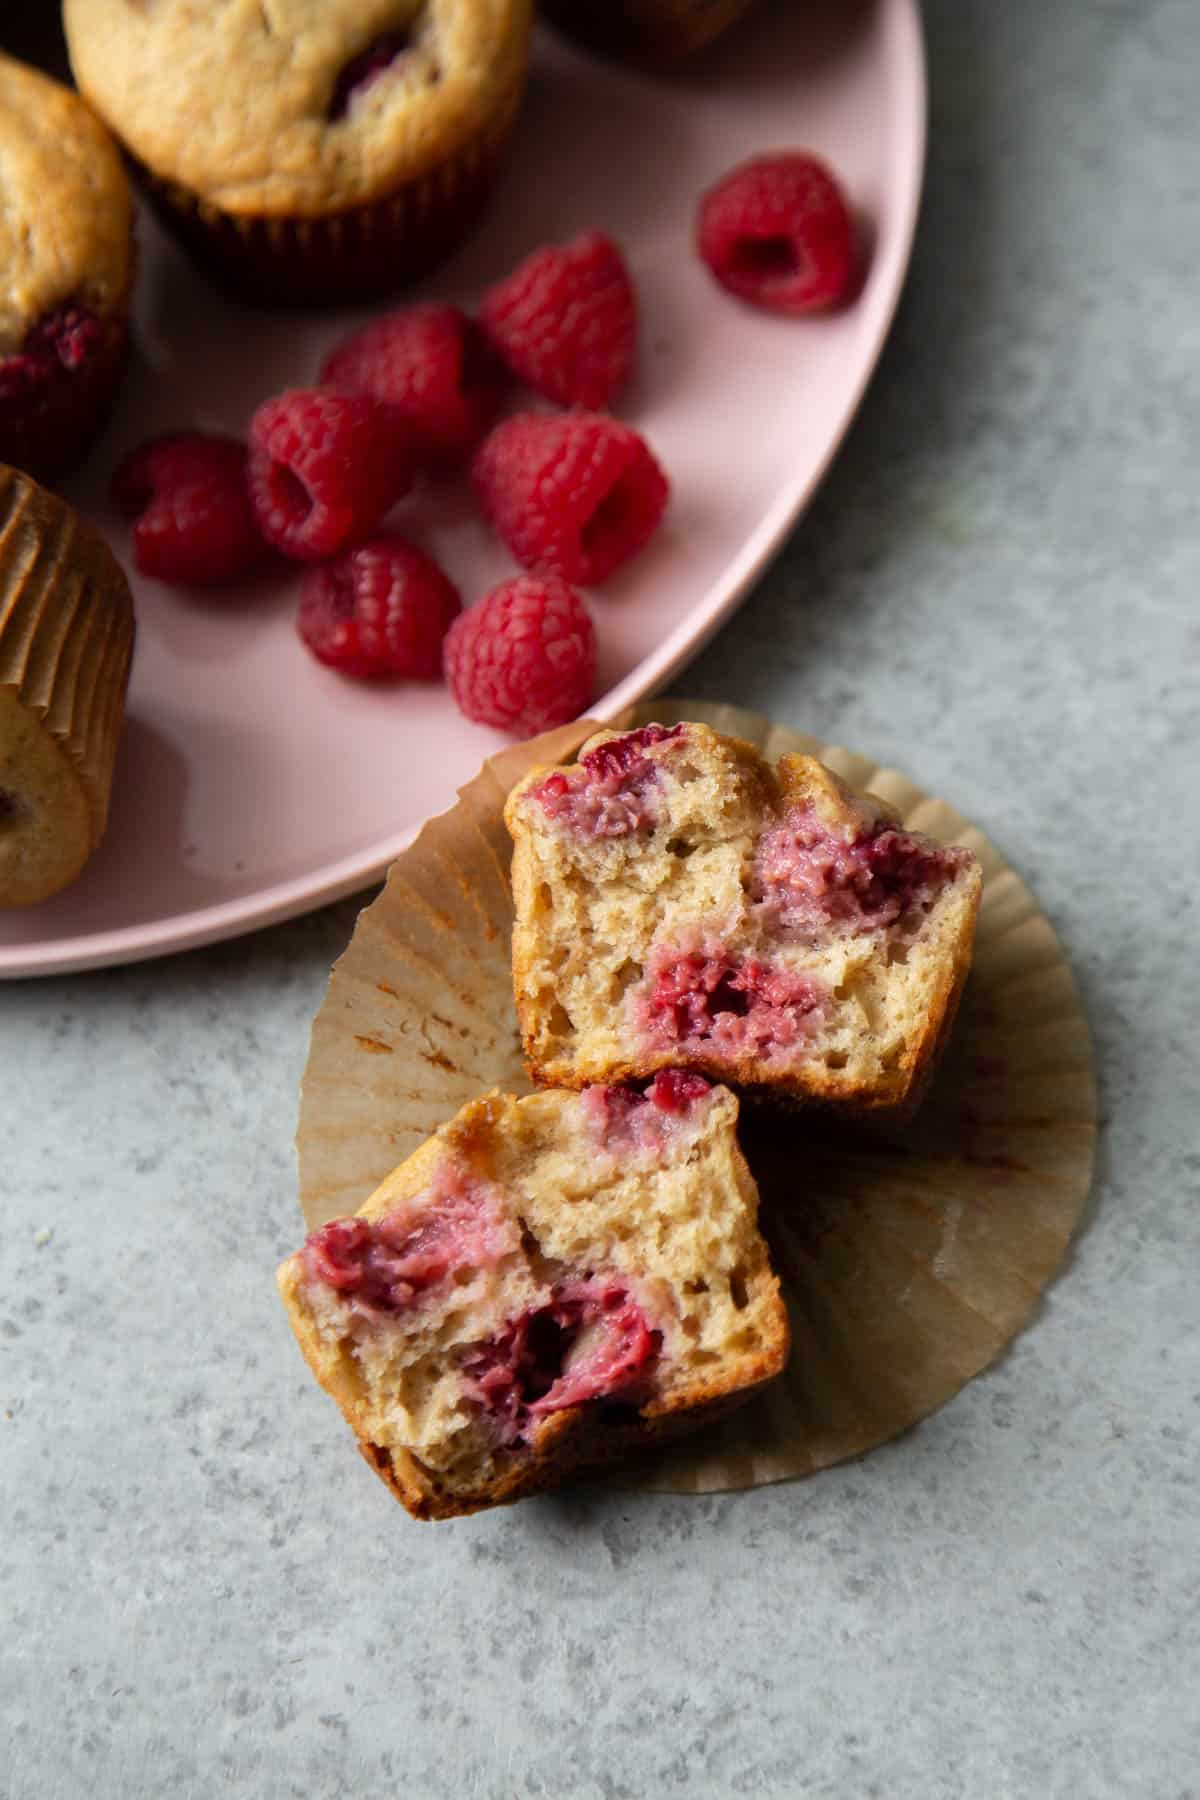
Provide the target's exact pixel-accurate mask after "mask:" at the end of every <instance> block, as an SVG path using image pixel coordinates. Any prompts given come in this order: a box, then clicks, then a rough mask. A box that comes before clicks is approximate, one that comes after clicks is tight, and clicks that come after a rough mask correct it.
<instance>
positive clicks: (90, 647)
mask: <svg viewBox="0 0 1200 1800" xmlns="http://www.w3.org/2000/svg"><path fill="white" fill-rule="evenodd" d="M133 640H134V617H133V598H132V595H131V594H130V591H129V583H128V582H127V581H126V579H125V576H124V574H123V572H122V570H121V567H120V565H119V564H118V562H117V560H116V558H115V557H114V556H113V555H112V553H111V551H110V550H109V549H108V546H107V545H106V544H105V543H104V541H103V539H102V538H101V537H100V536H99V534H98V533H96V532H95V531H93V530H92V529H91V528H90V527H89V526H87V525H85V524H84V523H83V522H82V520H80V519H79V517H78V516H77V514H76V513H75V512H74V511H73V510H72V508H71V507H69V506H68V505H67V504H66V503H65V501H62V500H59V499H57V498H56V497H55V496H54V495H53V494H49V493H47V492H46V491H45V489H43V488H40V487H38V485H37V484H36V483H35V482H33V481H30V480H29V479H28V478H27V477H26V476H25V475H23V474H21V473H18V472H17V471H16V470H14V469H8V468H4V467H0V690H6V691H8V692H9V693H10V694H12V695H14V696H15V697H16V699H17V701H18V703H19V704H20V706H21V707H22V708H23V709H24V711H25V712H26V713H27V714H29V715H30V716H31V717H32V718H33V719H34V720H36V721H37V724H38V726H39V727H40V729H41V730H42V731H44V732H46V733H47V734H48V735H49V736H50V737H52V738H53V739H54V740H55V741H56V743H57V744H59V745H60V746H61V748H62V750H63V751H64V752H65V754H66V756H67V757H68V758H69V760H70V762H71V764H72V765H73V767H74V768H75V770H76V772H77V774H78V777H79V782H80V785H81V787H82V789H83V792H84V796H85V800H86V804H87V815H88V826H89V833H90V842H89V844H88V846H87V849H88V850H89V851H90V850H94V849H95V847H96V845H97V844H98V843H99V842H100V839H101V837H102V836H103V834H104V827H105V825H106V823H107V820H108V803H109V794H110V791H111V787H112V771H113V762H114V760H115V757H116V752H117V740H118V738H119V737H120V734H121V725H122V721H123V719H124V714H125V690H126V687H127V685H128V681H129V668H130V662H131V660H132V656H133Z"/></svg>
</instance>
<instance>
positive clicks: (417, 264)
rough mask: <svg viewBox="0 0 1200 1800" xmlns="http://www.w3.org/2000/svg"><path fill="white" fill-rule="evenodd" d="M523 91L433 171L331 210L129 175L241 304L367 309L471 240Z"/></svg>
mask: <svg viewBox="0 0 1200 1800" xmlns="http://www.w3.org/2000/svg"><path fill="white" fill-rule="evenodd" d="M523 86H524V83H523V80H522V81H520V82H517V83H515V84H514V85H513V87H512V88H510V89H509V91H508V92H507V93H506V94H505V95H504V96H503V97H502V98H500V99H499V100H498V101H497V104H496V106H495V108H494V110H493V112H492V115H491V117H490V118H489V119H488V121H487V123H486V125H485V126H484V127H483V128H482V129H481V130H480V131H478V132H476V133H475V134H474V136H472V137H470V138H469V139H467V141H466V142H465V143H462V144H459V145H458V146H456V148H455V150H454V151H453V153H452V154H451V155H449V156H447V157H446V158H445V160H444V161H442V162H440V163H438V164H437V165H436V166H435V167H434V168H432V169H429V170H428V171H426V173H424V174H423V175H420V176H418V177H417V178H416V179H415V180H412V181H406V182H403V183H401V184H400V185H399V186H397V187H395V188H392V189H390V190H389V191H388V192H387V193H385V194H382V195H380V196H379V197H378V198H377V199H375V200H371V201H368V202H366V203H365V204H363V205H361V206H353V207H347V208H344V209H342V210H340V211H336V212H328V213H318V214H313V215H310V216H299V215H297V216H290V215H287V214H271V215H265V214H258V213H233V212H227V211H225V210H224V209H223V208H221V207H218V206H214V205H213V204H212V202H211V201H207V200H204V199H202V198H201V197H200V196H199V195H197V194H195V193H193V192H192V191H191V190H190V189H188V188H183V187H180V186H178V185H177V184H176V183H174V182H169V181H164V180H162V179H161V178H160V177H159V176H157V175H156V174H155V173H154V171H153V170H151V169H149V168H147V167H146V166H145V165H144V164H142V163H140V162H137V161H136V160H135V161H134V169H135V172H136V174H137V177H138V180H139V183H140V185H141V187H142V189H143V191H144V192H145V195H146V198H147V199H148V200H149V202H150V204H151V205H152V206H153V208H154V211H155V213H156V214H157V215H158V217H159V219H160V220H161V221H162V223H163V224H164V225H165V226H166V228H167V230H168V231H170V232H172V233H173V234H174V236H175V237H176V238H178V240H179V241H180V243H181V244H182V245H183V247H184V248H185V249H186V250H187V251H188V252H189V254H190V255H191V256H192V258H193V259H194V261H195V262H196V263H197V264H198V265H199V266H200V267H201V268H203V269H204V270H206V271H207V272H208V273H209V274H210V275H212V276H213V277H214V278H215V279H216V280H218V281H220V282H222V283H223V284H224V285H225V286H227V287H229V288H231V289H233V290H234V291H235V292H237V293H239V294H240V295H241V296H242V297H243V298H245V299H247V300H253V301H256V302H259V303H261V304H264V305H271V306H289V307H292V306H298V307H304V306H357V305H364V304H367V303H368V302H370V301H374V300H382V299H385V298H386V297H387V296H388V295H389V294H392V293H394V292H396V290H397V289H399V288H402V287H406V286H408V285H410V284H411V283H412V282H415V281H417V280H419V279H420V278H421V277H422V276H424V275H427V274H429V273H430V272H431V270H433V269H435V268H436V267H437V266H438V265H439V264H440V263H443V262H445V260H446V259H447V257H449V256H450V255H452V253H453V252H454V251H455V250H456V249H457V248H458V246H459V245H460V244H461V243H462V241H463V239H464V238H466V237H467V236H468V234H469V233H470V231H471V230H472V228H473V227H474V225H475V224H476V222H477V221H478V219H479V217H480V215H481V214H482V212H483V210H484V207H485V206H486V204H487V200H488V195H489V193H490V192H491V188H492V184H493V182H494V180H495V176H496V171H497V167H498V165H499V162H500V159H501V155H502V153H503V150H504V147H505V144H506V143H507V141H508V138H509V135H510V133H511V131H512V126H513V123H514V121H515V119H516V115H517V108H518V106H519V104H520V99H521V93H522V89H523Z"/></svg>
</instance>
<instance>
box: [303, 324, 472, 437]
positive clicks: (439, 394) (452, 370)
mask: <svg viewBox="0 0 1200 1800" xmlns="http://www.w3.org/2000/svg"><path fill="white" fill-rule="evenodd" d="M321 380H322V381H323V382H324V383H325V384H326V385H327V386H330V387H336V388H344V389H346V390H347V391H348V392H350V393H358V394H369V395H370V396H371V398H372V400H378V401H379V403H380V405H381V406H388V407H391V408H392V409H393V410H394V411H395V412H396V413H398V414H399V415H400V417H401V418H402V419H403V421H404V423H405V424H406V425H407V427H408V429H409V431H410V433H411V434H412V438H413V444H414V447H415V449H416V452H417V454H418V456H419V457H420V458H421V460H422V461H427V462H433V463H439V464H444V463H455V462H461V461H462V460H463V458H464V457H466V456H468V455H469V454H470V452H471V451H472V450H473V449H474V448H475V445H476V444H477V443H478V442H479V439H480V438H481V437H482V436H483V434H484V432H485V431H486V430H487V428H488V426H489V425H490V424H491V422H492V420H493V419H494V418H495V416H496V413H497V411H498V410H499V405H500V399H501V395H502V393H503V383H504V371H503V369H502V368H501V367H500V365H499V363H498V362H497V361H496V359H495V357H494V356H493V354H492V352H491V350H490V349H489V348H488V344H487V340H486V338H485V337H484V335H483V332H482V331H481V330H480V328H479V326H478V325H476V323H475V321H474V320H473V319H468V318H467V316H466V314H465V313H462V312H460V311H459V310H458V308H457V307H456V306H409V307H406V308H405V309H404V310H403V311H402V312H394V313H389V314H388V315H387V317H386V318H382V319H377V320H376V321H375V323H374V324H372V325H368V326H366V327H365V328H364V329H363V330H362V331H356V332H355V333H354V335H353V337H348V338H346V339H345V340H344V342H342V343H340V344H339V345H338V346H337V347H336V349H334V350H333V351H331V352H330V354H329V355H328V356H327V357H326V358H325V362H324V365H323V367H322V369H321Z"/></svg>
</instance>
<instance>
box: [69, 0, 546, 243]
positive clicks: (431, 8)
mask: <svg viewBox="0 0 1200 1800" xmlns="http://www.w3.org/2000/svg"><path fill="white" fill-rule="evenodd" d="M531 15H532V7H531V4H530V0H204V3H202V4H201V3H198V0H150V3H149V4H147V3H146V0H65V5H64V9H63V16H64V23H65V26H66V31H67V40H68V44H69V46H70V51H71V62H72V67H73V68H74V71H75V76H76V79H77V81H78V82H79V86H80V88H81V90H82V91H83V92H84V93H85V94H86V95H87V97H88V99H89V100H90V101H91V103H92V104H93V105H94V106H95V107H96V109H97V111H98V112H99V113H100V114H101V115H102V116H103V117H104V118H105V119H106V120H107V121H108V122H109V124H110V125H111V126H112V128H113V130H114V131H115V132H116V133H117V135H118V136H119V137H120V138H121V139H122V140H123V141H124V142H125V143H126V144H127V145H128V146H129V148H130V149H131V150H132V152H133V153H134V155H135V156H137V157H138V158H139V160H140V161H142V162H143V163H145V164H146V166H147V167H148V168H149V169H150V170H152V172H153V173H154V174H155V175H157V176H159V177H160V178H161V179H164V180H167V181H171V182H175V183H177V184H179V185H180V186H182V187H185V188H188V189H190V190H191V191H193V192H194V193H196V194H198V195H199V196H200V197H201V198H202V199H204V200H207V201H208V202H210V203H211V204H213V205H215V206H218V207H220V208H222V209H223V210H224V211H226V212H231V213H252V214H290V215H297V214H299V215H316V214H320V213H324V212H330V211H338V210H342V209H345V208H348V207H352V206H357V205H361V204H363V203H365V202H367V201H370V200H372V199H375V198H377V197H378V196H379V195H381V194H383V193H386V192H387V191H388V189H390V188H392V187H394V186H396V185H398V184H399V183H402V182H406V181H409V180H412V179H413V178H415V177H419V176H421V175H422V174H424V173H425V172H426V171H427V170H428V169H430V168H433V167H436V166H437V165H438V164H439V163H441V162H442V161H443V160H444V159H445V158H446V157H448V156H451V155H453V153H454V152H455V150H456V149H457V148H458V146H459V145H460V144H462V143H464V142H465V141H466V140H467V139H469V138H471V137H472V136H474V135H475V134H476V133H478V132H479V131H480V129H481V128H482V127H484V126H485V125H486V124H487V122H488V120H489V118H490V117H491V115H492V113H493V111H494V110H495V109H496V107H497V106H498V105H501V104H503V103H505V102H506V100H507V97H508V96H509V95H510V94H511V92H512V90H513V89H514V87H515V86H516V85H517V84H518V83H519V81H520V79H521V75H522V72H523V69H524V66H525V61H526V57H527V54H528V38H529V31H530V24H531ZM391 33H402V34H404V35H405V37H406V38H407V40H408V41H407V45H406V47H405V49H404V52H403V54H401V55H398V56H397V57H396V59H395V61H394V62H393V63H392V64H391V65H390V66H389V67H388V68H387V69H386V70H384V71H383V72H382V73H380V74H378V75H377V76H376V77H375V78H374V79H373V80H372V81H371V82H370V83H369V85H365V86H363V87H361V88H359V89H358V90H357V91H356V92H355V94H354V96H353V98H352V100H351V102H350V104H349V107H348V109H347V110H346V112H345V113H344V115H342V116H331V114H332V112H333V109H334V102H335V96H336V94H337V89H338V82H339V78H340V77H341V76H342V75H343V72H344V70H345V69H346V67H347V65H348V64H350V63H351V62H352V61H353V60H354V59H355V58H357V57H359V56H361V55H363V53H364V52H366V51H368V50H369V48H370V46H371V45H372V44H373V43H374V42H375V41H376V40H378V39H379V38H381V37H383V36H385V35H386V34H391Z"/></svg>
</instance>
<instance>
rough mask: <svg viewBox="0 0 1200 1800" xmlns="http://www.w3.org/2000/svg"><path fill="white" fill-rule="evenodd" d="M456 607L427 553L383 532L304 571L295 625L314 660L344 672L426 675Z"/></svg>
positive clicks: (438, 666)
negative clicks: (317, 567) (323, 563)
mask: <svg viewBox="0 0 1200 1800" xmlns="http://www.w3.org/2000/svg"><path fill="white" fill-rule="evenodd" d="M460 610H461V604H460V601H459V598H458V593H457V590H456V589H455V588H454V587H453V586H452V584H451V583H450V582H449V581H448V580H447V579H446V577H445V575H443V573H442V571H441V570H440V569H439V568H438V566H437V564H436V563H435V562H434V561H433V560H432V558H431V557H428V556H426V554H425V552H424V551H423V550H418V549H417V548H416V546H415V544H410V543H409V542H408V540H407V538H403V537H401V536H400V535H399V533H398V532H394V531H392V532H380V533H379V534H378V535H377V536H375V537H372V538H368V539H367V541H366V543H365V544H358V545H356V546H355V548H354V549H353V550H344V551H343V552H342V554H341V555H340V556H338V557H335V558H334V560H333V561H332V562H329V563H326V564H325V565H324V566H323V567H322V568H319V569H312V570H310V571H309V573H308V574H307V575H306V576H305V578H304V586H303V589H302V591H301V596H300V612H299V615H298V617H297V620H296V629H297V630H298V631H299V633H300V636H301V637H302V638H303V640H304V642H305V643H306V644H307V645H308V648H309V649H310V650H311V651H312V653H313V655H314V656H315V657H316V659H317V661H318V662H323V663H327V664H328V665H329V667H330V668H331V669H340V670H341V672H342V674H343V675H355V676H357V677H358V678H359V679H360V680H370V679H371V678H372V677H376V676H383V677H386V676H408V677H409V679H410V680H415V681H430V680H433V679H434V678H435V677H436V676H438V675H440V674H441V672H442V639H443V638H444V637H445V635H446V629H447V627H448V626H449V624H450V621H451V620H452V619H454V618H456V617H457V615H458V613H459V612H460Z"/></svg>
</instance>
